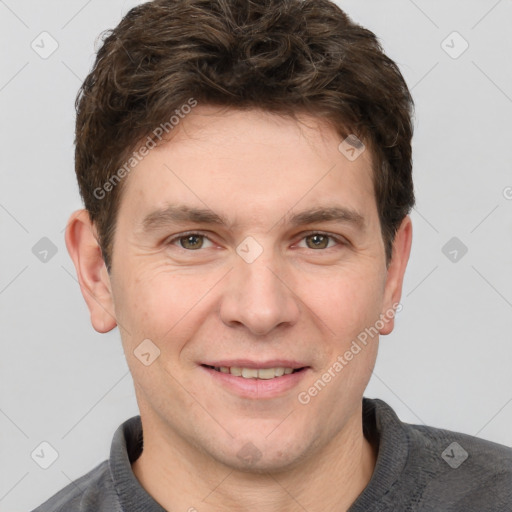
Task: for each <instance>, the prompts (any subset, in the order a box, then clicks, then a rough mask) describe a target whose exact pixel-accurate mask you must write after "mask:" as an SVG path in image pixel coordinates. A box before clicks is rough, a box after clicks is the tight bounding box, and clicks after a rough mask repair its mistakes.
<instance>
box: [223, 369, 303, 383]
mask: <svg viewBox="0 0 512 512" xmlns="http://www.w3.org/2000/svg"><path fill="white" fill-rule="evenodd" d="M214 369H215V370H216V371H218V372H221V373H230V374H231V375H235V376H236V377H243V378H244V379H264V380H269V379H273V378H275V377H282V376H283V375H289V374H290V373H293V368H283V367H278V368H260V369H257V368H240V367H237V366H232V367H231V368H228V367H227V366H215V367H214Z"/></svg>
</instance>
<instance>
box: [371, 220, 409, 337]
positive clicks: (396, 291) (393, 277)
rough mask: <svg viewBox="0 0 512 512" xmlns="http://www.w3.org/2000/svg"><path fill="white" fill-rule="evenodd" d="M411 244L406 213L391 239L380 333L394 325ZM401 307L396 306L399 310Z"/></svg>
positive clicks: (384, 332)
mask: <svg viewBox="0 0 512 512" xmlns="http://www.w3.org/2000/svg"><path fill="white" fill-rule="evenodd" d="M411 245H412V221H411V218H410V217H409V215H407V216H406V217H405V218H404V219H403V220H402V223H401V224H400V227H399V228H398V230H397V232H396V234H395V239H394V241H393V254H392V257H391V261H390V263H389V267H388V270H387V277H386V284H385V289H384V301H383V311H382V314H381V318H383V319H384V327H383V328H382V329H379V332H380V334H383V335H384V334H389V333H391V332H392V331H393V328H394V326H395V321H394V318H395V314H396V310H397V305H398V304H399V303H400V298H401V297H402V285H403V281H404V275H405V269H406V268H407V262H408V261H409V255H410V253H411ZM400 309H401V307H398V310H400Z"/></svg>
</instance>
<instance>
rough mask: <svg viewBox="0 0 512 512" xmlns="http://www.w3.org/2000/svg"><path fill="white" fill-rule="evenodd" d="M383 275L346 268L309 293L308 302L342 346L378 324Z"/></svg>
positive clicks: (372, 271) (371, 270) (368, 269)
mask: <svg viewBox="0 0 512 512" xmlns="http://www.w3.org/2000/svg"><path fill="white" fill-rule="evenodd" d="M380 281H381V276H380V275H377V273H376V272H375V271H374V270H373V269H371V268H367V269H366V270H364V271H359V272H358V271H357V270H356V269H346V271H341V272H339V274H337V275H335V276H331V278H330V279H329V280H328V283H327V284H325V285H323V286H321V287H319V286H316V288H315V289H314V291H313V293H311V291H310V292H308V293H307V294H306V297H308V300H307V301H306V303H307V304H308V306H309V307H310V308H311V309H312V310H313V311H314V312H315V313H317V315H318V316H319V318H321V320H322V321H323V322H324V324H325V326H326V329H327V328H328V329H329V330H330V331H332V332H331V334H333V333H334V334H335V336H336V338H337V339H338V340H340V342H341V343H347V342H349V341H350V340H351V339H354V338H355V337H356V336H357V335H358V334H359V333H360V332H361V331H364V329H365V328H367V327H369V326H371V325H373V324H375V322H376V321H377V320H378V318H379V314H380V312H381V305H382V300H383V292H382V289H381V287H379V286H378V285H377V284H376V283H379V282H380Z"/></svg>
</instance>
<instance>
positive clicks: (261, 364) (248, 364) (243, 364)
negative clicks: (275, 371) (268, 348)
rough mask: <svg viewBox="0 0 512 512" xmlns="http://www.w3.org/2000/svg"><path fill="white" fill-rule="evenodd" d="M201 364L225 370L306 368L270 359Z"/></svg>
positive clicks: (282, 360)
mask: <svg viewBox="0 0 512 512" xmlns="http://www.w3.org/2000/svg"><path fill="white" fill-rule="evenodd" d="M201 364H205V365H208V366H216V367H220V366H224V367H227V368H231V367H233V366H235V367H238V368H255V369H258V370H259V369H265V368H293V369H294V370H295V369H299V368H304V367H307V366H308V365H306V364H304V363H299V362H297V361H292V360H290V359H272V360H268V361H251V360H250V359H223V360H218V361H207V362H204V363H201Z"/></svg>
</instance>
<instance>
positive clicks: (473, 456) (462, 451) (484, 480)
mask: <svg viewBox="0 0 512 512" xmlns="http://www.w3.org/2000/svg"><path fill="white" fill-rule="evenodd" d="M403 425H404V428H405V430H406V433H407V436H408V438H409V440H410V446H409V448H410V449H409V456H408V461H407V465H408V466H409V467H410V468H411V469H412V472H415V468H422V474H423V483H424V487H423V489H424V490H423V493H424V495H425V497H426V496H430V499H431V500H433V501H436V500H438V499H439V500H440V505H441V504H444V506H445V507H446V506H447V505H451V507H450V508H447V510H468V511H471V510H479V511H487V510H488V511H491V510H492V511H493V512H496V511H502V510H503V511H505V510H510V506H511V504H512V448H510V447H508V446H504V445H501V444H498V443H494V442H491V441H487V440H485V439H481V438H478V437H475V436H472V435H469V434H463V433H461V432H454V431H451V430H446V429H442V428H436V427H430V426H424V425H411V424H406V423H404V424H403Z"/></svg>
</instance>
